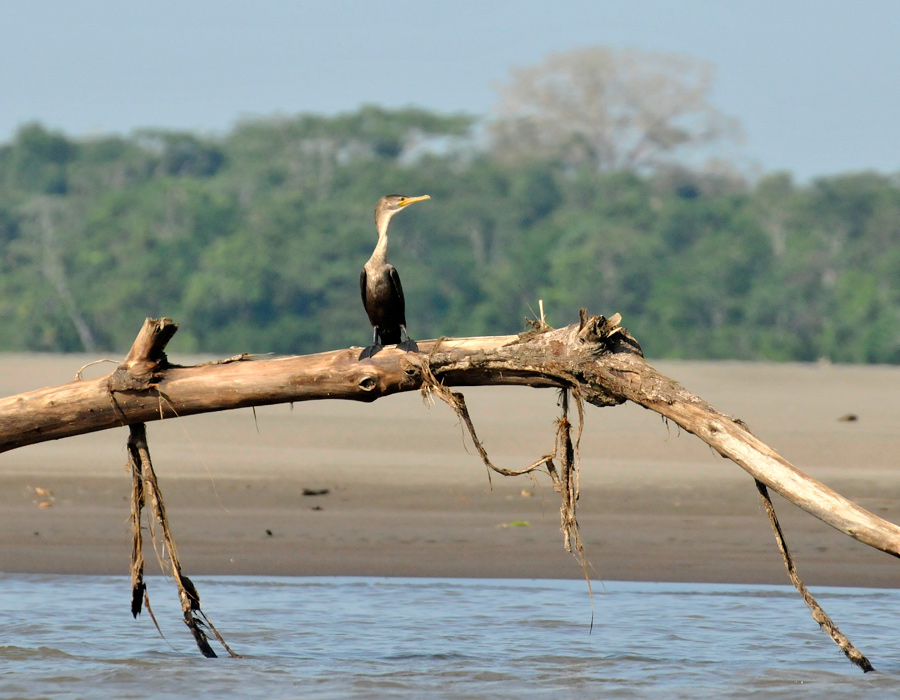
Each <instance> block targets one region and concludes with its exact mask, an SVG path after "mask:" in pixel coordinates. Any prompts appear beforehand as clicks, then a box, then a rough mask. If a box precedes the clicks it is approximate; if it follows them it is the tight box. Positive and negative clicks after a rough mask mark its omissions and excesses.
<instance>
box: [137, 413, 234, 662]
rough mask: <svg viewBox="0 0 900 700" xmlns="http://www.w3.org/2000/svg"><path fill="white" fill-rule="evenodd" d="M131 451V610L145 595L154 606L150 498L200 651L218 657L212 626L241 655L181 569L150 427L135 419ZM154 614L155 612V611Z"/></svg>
mask: <svg viewBox="0 0 900 700" xmlns="http://www.w3.org/2000/svg"><path fill="white" fill-rule="evenodd" d="M128 455H129V459H130V462H131V473H132V501H131V513H132V520H133V522H132V526H133V530H134V533H133V545H132V559H131V584H132V593H131V613H132V615H134V616H135V617H137V615H138V614H139V613H140V611H141V599H144V600H146V601H147V609H148V611H149V610H150V606H149V596H148V595H147V590H146V585H145V584H144V580H143V577H144V557H143V554H142V553H141V544H142V538H141V509H142V507H143V506H144V504H145V499H146V500H147V501H149V503H150V506H151V509H152V510H153V516H154V518H153V520H155V521H156V523H157V524H158V525H159V528H160V535H161V537H162V540H163V543H162V545H163V546H165V550H166V553H167V554H168V557H169V561H170V562H171V571H172V576H173V578H174V579H175V585H176V586H177V587H178V597H179V599H180V600H181V609H182V611H183V613H184V623H185V624H186V625H187V626H188V628H189V629H190V630H191V633H192V634H193V636H194V641H196V642H197V647H198V648H199V649H200V652H201V653H202V654H203V655H204V656H206V657H208V658H215V656H216V653H215V652H214V651H213V649H212V647H211V646H210V645H209V640H208V639H207V636H206V632H205V630H207V629H208V630H209V631H210V632H212V633H213V635H215V637H216V639H218V640H219V643H220V644H221V645H222V646H223V647H224V648H225V650H226V651H227V652H228V653H229V654H230V655H231V656H232V657H237V656H238V654H236V653H234V651H232V650H231V648H230V647H229V646H228V644H226V643H225V640H224V639H223V638H222V635H221V634H219V632H218V630H216V628H215V626H213V624H212V622H210V620H209V618H208V617H207V616H206V614H205V613H204V612H203V611H202V610H201V609H200V596H199V594H198V593H197V588H196V586H194V583H193V581H191V580H190V579H189V578H188V577H187V576H185V575H184V574H183V573H182V571H181V563H180V562H179V560H178V553H177V552H176V550H175V540H174V539H173V538H172V534H171V532H170V531H169V519H168V517H167V516H166V507H165V505H164V504H163V500H162V494H161V493H160V490H159V483H158V482H157V479H156V472H155V471H154V470H153V463H152V462H151V461H150V450H149V447H148V446H147V429H146V426H145V425H144V424H143V423H135V424H133V425H131V426H130V434H129V437H128ZM153 520H151V525H150V536H151V539H152V540H153V548H154V551H155V552H156V556H157V558H158V559H159V560H160V565H161V567H162V568H163V569H164V570H165V568H166V567H165V566H164V564H163V554H162V552H161V551H160V549H159V548H158V546H157V541H156V531H155V529H154V528H153V525H152V523H153ZM151 617H153V614H152V612H151ZM153 622H154V624H156V627H157V629H159V624H157V622H156V618H155V617H154V618H153Z"/></svg>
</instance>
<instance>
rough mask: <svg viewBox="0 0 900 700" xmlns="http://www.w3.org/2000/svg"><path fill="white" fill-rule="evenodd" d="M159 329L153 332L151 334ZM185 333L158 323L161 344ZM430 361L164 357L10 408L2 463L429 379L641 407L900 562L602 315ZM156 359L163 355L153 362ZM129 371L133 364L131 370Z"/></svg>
mask: <svg viewBox="0 0 900 700" xmlns="http://www.w3.org/2000/svg"><path fill="white" fill-rule="evenodd" d="M148 326H150V328H148ZM174 327H175V324H173V323H172V322H171V321H169V320H168V319H163V320H162V321H160V322H157V321H151V320H149V319H148V321H147V323H146V324H145V327H144V329H143V330H142V331H141V335H142V337H143V336H147V340H146V342H147V343H149V344H150V345H152V344H153V343H154V342H159V339H161V338H163V337H164V336H168V337H171V334H172V333H173V332H174V330H173V329H174ZM419 348H420V354H419V355H411V354H407V353H404V352H401V351H399V350H394V349H386V350H384V351H382V352H380V353H379V354H378V355H376V356H375V357H374V358H372V359H371V360H367V361H364V362H359V361H358V360H357V356H358V355H359V349H358V348H349V349H346V350H335V351H333V352H326V353H320V354H316V355H305V356H299V357H296V356H292V357H276V358H266V359H256V358H254V357H253V356H251V355H241V356H238V357H236V358H232V359H231V360H225V361H220V362H216V363H209V364H204V365H198V366H193V367H180V366H175V365H171V364H169V363H168V361H167V360H166V358H165V355H164V354H162V353H161V351H160V353H159V355H157V356H156V357H155V359H154V360H152V361H144V360H142V361H140V362H138V363H137V367H138V368H139V371H138V372H137V373H136V376H137V377H139V379H135V378H134V376H133V375H132V374H131V373H129V374H127V376H124V377H123V372H122V371H121V367H120V368H119V369H117V370H115V371H114V372H112V373H111V374H108V375H106V376H103V377H100V378H98V379H90V380H76V381H73V382H69V383H68V384H64V385H62V386H58V387H49V388H46V389H39V390H37V391H32V392H28V393H25V394H18V395H16V396H10V397H8V398H4V399H0V452H6V451H8V450H12V449H15V448H17V447H24V446H26V445H32V444H35V443H40V442H45V441H48V440H57V439H60V438H64V437H70V436H72V435H80V434H84V433H90V432H94V431H98V430H107V429H109V428H115V427H120V426H126V425H131V424H134V423H144V422H150V421H154V420H161V419H166V418H177V417H182V416H188V415H193V414H197V413H207V412H211V411H225V410H229V409H234V408H245V407H249V406H261V405H267V404H277V403H293V402H298V401H311V400H317V399H348V400H355V401H375V400H376V399H378V398H381V397H383V396H387V395H389V394H394V393H398V392H402V391H418V390H421V389H422V386H423V384H424V381H425V376H426V367H427V371H428V372H429V373H430V374H431V375H432V376H433V377H434V379H435V380H436V381H437V382H439V383H440V384H441V385H443V386H473V385H509V384H515V385H526V386H532V387H555V388H559V389H562V388H570V387H575V388H576V389H577V390H578V392H579V394H580V396H581V397H582V398H583V399H584V400H585V401H587V402H588V403H590V404H593V405H595V406H614V405H617V404H621V403H624V402H625V401H632V402H634V403H637V404H639V405H641V406H644V407H645V408H648V409H650V410H652V411H656V412H657V413H659V414H660V415H662V416H664V417H666V418H668V419H669V420H671V421H673V422H674V423H676V424H678V425H679V426H681V428H683V429H684V430H686V431H688V432H690V433H693V434H694V435H696V436H697V437H699V438H700V439H701V440H703V441H704V442H706V443H708V444H709V445H710V446H712V447H713V448H714V449H715V450H716V451H718V452H719V453H720V454H721V455H722V456H723V457H727V458H729V459H731V460H732V461H734V462H735V463H737V464H738V465H739V466H741V467H742V468H743V469H744V470H746V471H747V472H748V473H749V474H750V475H751V476H752V477H753V478H754V479H757V480H759V481H761V482H762V483H763V484H765V485H766V486H768V487H769V488H770V489H772V490H773V491H775V492H776V493H778V494H780V495H781V496H783V497H784V498H786V499H787V500H789V501H791V502H792V503H795V504H796V505H798V506H799V507H800V508H802V509H803V510H805V511H807V512H808V513H810V514H811V515H814V516H815V517H817V518H819V519H820V520H822V521H823V522H825V523H828V524H829V525H831V526H832V527H834V528H836V529H837V530H840V531H841V532H843V533H845V534H847V535H849V536H850V537H853V538H855V539H857V540H859V541H860V542H863V543H864V544H867V545H869V546H872V547H875V548H876V549H880V550H882V551H884V552H887V553H889V554H892V555H894V556H900V526H897V525H895V524H893V523H890V522H888V521H886V520H884V519H882V518H879V517H878V516H876V515H874V514H872V513H870V512H869V511H867V510H865V509H864V508H862V507H860V506H858V505H856V504H855V503H853V502H852V501H849V500H848V499H846V498H844V497H843V496H841V495H840V494H838V493H836V492H834V491H833V490H832V489H830V488H828V487H827V486H825V485H824V484H822V483H821V482H819V481H817V480H815V479H813V478H812V477H810V476H808V475H807V474H804V473H803V472H801V471H800V470H799V469H797V468H796V467H795V466H793V465H792V464H791V463H790V462H788V461H787V460H786V459H784V458H783V457H781V456H780V455H778V454H777V453H776V452H775V451H774V450H772V449H771V448H770V447H768V446H767V445H765V444H764V443H763V442H761V441H760V440H759V439H757V438H756V437H755V436H754V435H753V434H752V433H751V432H750V431H749V430H748V429H747V427H746V426H745V425H744V424H743V423H742V422H741V421H740V420H738V419H735V418H733V417H731V416H727V415H725V414H723V413H721V412H719V411H718V410H716V409H715V408H713V407H712V406H710V405H709V404H708V403H706V402H705V401H703V400H702V399H700V398H699V397H697V396H695V395H693V394H691V393H690V392H689V391H687V390H686V389H684V388H683V387H681V386H680V385H679V384H678V383H677V382H675V381H674V380H672V379H669V378H668V377H664V376H663V375H661V374H659V373H658V372H657V371H656V370H655V369H653V367H651V366H650V365H649V364H648V363H647V362H646V361H645V360H644V358H643V357H642V356H641V354H640V351H639V349H637V345H636V343H634V341H633V340H630V336H628V335H627V332H626V331H625V330H624V329H622V328H620V327H618V326H616V325H615V323H611V322H610V321H609V320H607V319H604V318H603V317H602V316H600V317H593V318H590V319H585V320H584V321H583V322H582V323H581V324H576V325H573V326H568V327H566V328H560V329H557V330H548V331H543V332H541V331H529V332H528V333H525V334H523V335H521V336H492V337H481V338H462V339H440V340H431V341H420V342H419ZM148 356H149V357H153V356H152V354H151V355H148ZM127 362H128V360H126V362H125V363H123V364H127Z"/></svg>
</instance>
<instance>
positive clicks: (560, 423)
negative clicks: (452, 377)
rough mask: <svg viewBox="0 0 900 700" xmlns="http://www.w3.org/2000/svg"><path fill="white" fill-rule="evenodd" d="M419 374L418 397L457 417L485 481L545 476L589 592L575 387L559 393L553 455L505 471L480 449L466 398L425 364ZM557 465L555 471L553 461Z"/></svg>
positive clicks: (567, 545) (581, 416)
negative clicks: (579, 512) (572, 409)
mask: <svg viewBox="0 0 900 700" xmlns="http://www.w3.org/2000/svg"><path fill="white" fill-rule="evenodd" d="M421 370H422V394H423V396H424V397H425V398H426V400H429V399H431V398H432V397H433V396H437V397H438V398H439V399H441V400H442V401H444V402H445V403H446V404H447V405H449V406H450V407H451V408H452V409H453V410H454V411H455V412H456V415H457V416H459V419H460V421H461V422H462V423H463V425H465V427H466V430H467V431H468V433H469V437H471V439H472V443H473V444H474V445H475V449H476V450H477V451H478V454H479V456H480V457H481V461H482V462H483V463H484V465H485V467H486V468H487V470H488V472H487V473H488V481H490V478H491V472H497V473H498V474H502V475H503V476H521V475H523V474H527V475H529V476H531V477H533V475H534V473H536V472H541V471H543V472H546V473H547V474H548V475H549V476H550V479H551V481H552V482H553V489H554V491H556V492H557V493H558V494H560V498H561V504H560V509H559V512H560V530H562V533H563V537H564V545H565V548H566V551H567V552H570V553H572V554H574V555H575V557H576V558H577V559H578V561H579V563H580V564H581V568H582V569H583V571H584V577H585V579H586V580H587V582H588V589H589V590H590V586H591V581H590V576H589V575H588V564H587V559H586V558H585V555H584V545H583V543H582V541H581V535H580V534H579V531H578V519H577V517H576V506H577V503H578V496H579V489H580V485H579V479H580V464H581V459H580V452H579V445H580V443H581V433H582V429H583V427H584V401H583V400H582V398H581V395H580V393H579V392H578V389H577V388H576V387H574V386H573V387H570V388H567V389H562V390H560V400H559V406H560V410H561V415H560V417H559V420H557V422H556V426H557V427H556V440H555V442H554V445H553V451H552V452H550V453H549V454H545V455H543V456H542V457H540V458H539V459H538V460H537V461H535V462H533V463H532V464H530V465H529V466H527V467H525V468H524V469H505V468H503V467H498V466H497V465H495V464H494V463H493V462H492V461H491V459H490V457H489V456H488V453H487V450H486V449H485V448H484V445H483V444H482V442H481V440H479V439H478V435H477V434H476V432H475V426H474V424H473V423H472V418H471V416H470V415H469V409H468V407H467V406H466V398H465V396H463V395H462V393H460V392H458V391H453V390H451V389H449V388H447V387H446V386H444V385H443V384H441V383H440V382H439V381H438V380H437V378H436V377H435V376H434V374H433V373H432V372H431V368H430V367H429V364H428V362H423V363H422V365H421ZM570 393H571V395H572V396H573V397H574V398H575V405H576V407H577V409H578V426H577V428H576V427H573V426H572V423H571V422H570V421H569V394H570ZM557 460H558V461H559V467H557V465H556V461H557Z"/></svg>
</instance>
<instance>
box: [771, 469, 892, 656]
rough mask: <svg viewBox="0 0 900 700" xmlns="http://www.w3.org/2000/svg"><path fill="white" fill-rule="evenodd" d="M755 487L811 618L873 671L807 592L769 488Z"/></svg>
mask: <svg viewBox="0 0 900 700" xmlns="http://www.w3.org/2000/svg"><path fill="white" fill-rule="evenodd" d="M756 488H757V490H758V491H759V496H760V498H761V499H762V502H763V506H765V509H766V513H767V514H768V515H769V522H770V523H771V524H772V531H773V532H774V533H775V541H776V542H777V543H778V549H779V550H780V551H781V556H782V558H783V559H784V566H785V568H786V569H787V573H788V577H789V578H790V579H791V583H793V584H794V587H795V588H796V589H797V590H798V591H799V593H800V595H801V596H802V597H803V601H804V602H805V603H806V604H807V605H808V606H809V609H810V610H812V616H813V620H815V621H816V622H818V623H819V625H820V626H821V627H822V629H823V630H825V631H826V632H827V633H828V635H829V636H830V637H831V638H832V639H833V640H834V643H835V644H837V645H838V646H839V647H840V648H841V651H842V652H844V654H845V655H846V656H847V658H848V659H850V661H852V662H853V663H854V664H856V665H857V666H859V668H861V669H862V670H863V672H864V673H868V672H869V671H874V670H875V668H874V667H873V666H872V664H871V663H869V660H868V659H867V658H866V657H865V656H863V654H862V652H860V651H859V649H857V648H856V647H855V646H853V645H852V644H851V643H850V640H849V639H847V638H846V637H845V636H844V635H843V633H842V632H841V631H840V630H839V629H838V627H837V625H836V624H834V622H832V620H831V618H830V617H829V616H828V615H827V614H826V613H825V611H824V610H823V609H822V606H820V605H819V604H818V602H816V599H815V598H813V596H812V593H810V592H809V589H807V587H806V586H805V585H804V584H803V581H801V580H800V576H799V574H797V569H796V567H795V566H794V560H793V558H792V557H791V553H790V551H788V546H787V542H785V540H784V533H783V532H782V530H781V525H779V523H778V518H777V516H776V515H775V506H774V505H772V500H771V499H770V498H769V490H768V489H767V488H766V485H765V484H764V483H762V482H761V481H759V480H757V481H756Z"/></svg>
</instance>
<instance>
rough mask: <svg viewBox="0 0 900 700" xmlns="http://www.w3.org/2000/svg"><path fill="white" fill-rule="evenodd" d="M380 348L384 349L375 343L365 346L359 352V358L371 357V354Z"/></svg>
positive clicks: (374, 353) (380, 349)
mask: <svg viewBox="0 0 900 700" xmlns="http://www.w3.org/2000/svg"><path fill="white" fill-rule="evenodd" d="M382 350H384V346H383V345H378V344H377V343H376V344H375V345H370V346H369V347H367V348H363V350H362V352H361V353H359V359H360V360H366V359H368V358H370V357H372V356H373V355H376V354H378V353H379V352H381V351H382Z"/></svg>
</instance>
